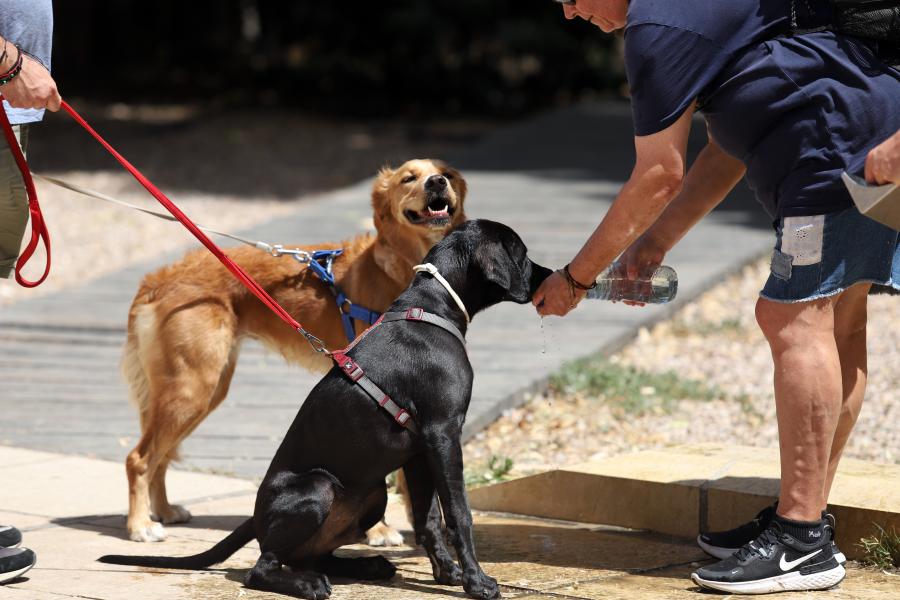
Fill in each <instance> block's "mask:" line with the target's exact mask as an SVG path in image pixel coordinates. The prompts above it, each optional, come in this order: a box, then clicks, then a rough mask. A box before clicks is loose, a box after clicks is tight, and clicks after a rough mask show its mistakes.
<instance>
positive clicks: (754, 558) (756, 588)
mask: <svg viewBox="0 0 900 600" xmlns="http://www.w3.org/2000/svg"><path fill="white" fill-rule="evenodd" d="M820 534H821V532H820ZM845 575H846V571H844V567H843V566H842V565H841V564H840V563H838V561H837V560H836V559H835V558H834V554H833V553H832V542H831V539H830V537H829V535H828V534H827V532H826V533H825V534H824V535H821V539H820V540H818V541H815V542H813V543H809V544H806V543H803V542H801V541H799V540H797V539H796V538H795V537H793V536H792V535H789V534H787V533H785V532H784V531H782V527H781V525H780V523H779V522H778V521H776V520H773V521H772V523H771V525H770V526H769V528H768V529H766V530H765V531H764V532H762V534H761V535H760V536H759V537H758V538H757V539H755V540H753V541H752V542H749V543H748V544H747V545H745V546H744V547H743V548H741V549H740V550H738V551H737V552H735V553H734V554H733V555H732V556H730V557H728V558H726V559H725V560H722V561H720V562H717V563H716V564H714V565H711V566H709V567H703V568H702V569H698V570H697V571H695V572H694V573H693V574H692V575H691V579H692V580H693V581H694V583H696V584H697V585H699V586H700V587H702V588H708V589H712V590H720V591H723V592H730V593H734V594H768V593H771V592H783V591H805V590H824V589H828V588H831V587H834V586H836V585H837V584H839V583H840V582H841V581H842V580H843V579H844V576H845Z"/></svg>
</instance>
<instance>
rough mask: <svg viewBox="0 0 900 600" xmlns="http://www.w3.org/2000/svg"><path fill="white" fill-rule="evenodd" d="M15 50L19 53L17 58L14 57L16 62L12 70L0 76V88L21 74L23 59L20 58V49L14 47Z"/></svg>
mask: <svg viewBox="0 0 900 600" xmlns="http://www.w3.org/2000/svg"><path fill="white" fill-rule="evenodd" d="M16 50H18V51H19V54H18V56H16V62H15V63H14V64H13V66H12V68H11V69H10V70H9V71H7V72H6V73H3V74H2V75H0V86H4V85H6V84H7V83H9V82H10V81H12V80H13V79H15V78H16V77H18V76H19V73H21V72H22V63H23V61H24V59H23V58H22V49H21V48H19V47H18V46H16Z"/></svg>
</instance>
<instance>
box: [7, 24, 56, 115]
mask: <svg viewBox="0 0 900 600" xmlns="http://www.w3.org/2000/svg"><path fill="white" fill-rule="evenodd" d="M0 47H5V48H6V52H7V54H6V58H5V59H4V60H3V62H2V63H0V73H6V72H8V71H9V70H10V69H12V67H13V66H14V65H15V63H16V60H17V58H18V55H19V50H17V49H16V47H15V46H14V45H13V44H12V43H11V42H8V41H7V40H6V39H4V38H3V37H0ZM0 52H2V50H0ZM0 94H3V97H4V98H6V100H7V101H8V102H9V104H10V105H11V106H13V107H15V108H46V109H49V110H52V111H54V112H55V111H57V110H59V105H60V102H61V101H62V98H60V96H59V91H57V89H56V82H55V81H53V77H51V76H50V73H49V71H47V69H45V68H44V66H43V65H42V64H41V63H39V62H38V61H36V60H34V59H33V58H31V57H30V56H28V55H27V54H25V53H24V52H23V53H22V70H21V71H20V72H19V74H18V75H17V76H16V78H15V79H13V80H12V81H10V82H9V83H7V84H5V85H0Z"/></svg>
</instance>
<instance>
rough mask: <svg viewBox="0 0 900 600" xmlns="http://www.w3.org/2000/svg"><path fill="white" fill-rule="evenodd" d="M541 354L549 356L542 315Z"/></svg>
mask: <svg viewBox="0 0 900 600" xmlns="http://www.w3.org/2000/svg"><path fill="white" fill-rule="evenodd" d="M541 342H542V343H541V354H547V332H546V331H544V316H543V315H541Z"/></svg>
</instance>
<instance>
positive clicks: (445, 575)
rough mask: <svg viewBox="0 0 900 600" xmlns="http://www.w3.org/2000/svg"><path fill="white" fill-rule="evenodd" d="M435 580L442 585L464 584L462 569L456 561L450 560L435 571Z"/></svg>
mask: <svg viewBox="0 0 900 600" xmlns="http://www.w3.org/2000/svg"><path fill="white" fill-rule="evenodd" d="M434 580H435V581H436V582H437V583H439V584H441V585H462V581H463V573H462V569H460V568H459V566H458V565H457V564H456V563H455V562H452V561H449V562H448V563H447V564H446V565H441V567H440V569H439V570H437V571H435V572H434Z"/></svg>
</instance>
